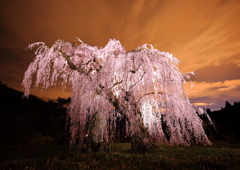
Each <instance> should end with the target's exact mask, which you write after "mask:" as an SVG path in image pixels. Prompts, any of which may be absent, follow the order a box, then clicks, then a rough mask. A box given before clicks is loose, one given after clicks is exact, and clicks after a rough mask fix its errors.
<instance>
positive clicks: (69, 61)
mask: <svg viewBox="0 0 240 170" xmlns="http://www.w3.org/2000/svg"><path fill="white" fill-rule="evenodd" d="M54 51H56V52H57V53H58V54H60V55H61V56H63V57H64V58H65V59H66V60H67V63H68V65H69V67H70V68H71V69H72V70H77V67H76V66H75V65H74V64H73V63H72V61H71V60H70V56H69V55H67V54H66V53H65V52H62V51H61V50H58V49H54Z"/></svg>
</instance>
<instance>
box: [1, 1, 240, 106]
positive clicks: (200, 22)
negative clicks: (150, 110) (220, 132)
mask: <svg viewBox="0 0 240 170" xmlns="http://www.w3.org/2000/svg"><path fill="white" fill-rule="evenodd" d="M0 35H1V39H0V54H1V56H0V80H1V81H2V82H3V83H7V85H8V86H10V87H12V88H14V89H17V90H21V86H20V83H21V81H22V78H23V74H24V71H25V70H26V69H27V66H28V65H29V64H30V62H31V61H32V59H33V57H32V54H33V52H31V51H29V50H25V49H26V47H27V46H28V44H30V43H33V42H37V41H43V42H46V43H47V44H48V45H52V44H53V42H54V41H56V40H57V39H63V40H66V41H70V42H72V41H74V40H75V37H79V38H80V39H81V40H83V41H84V42H86V43H88V44H92V45H97V46H99V47H101V46H105V45H106V43H107V42H108V40H109V39H110V38H114V39H117V40H120V42H121V43H122V45H123V46H124V47H125V48H126V49H127V50H132V49H135V48H136V47H138V46H140V45H142V44H144V43H149V44H152V45H153V46H154V47H155V48H157V49H159V50H160V51H167V52H170V53H172V54H173V55H174V56H176V57H177V58H178V59H180V60H181V61H182V62H181V64H180V69H181V71H183V72H189V71H194V72H195V73H196V75H195V76H193V77H192V80H193V81H194V83H195V86H194V88H193V89H190V88H189V85H187V86H186V89H187V92H188V94H189V98H190V101H191V102H192V103H195V104H196V105H200V106H204V107H209V108H211V109H220V108H221V107H222V106H224V103H225V101H226V100H228V101H230V102H233V101H240V97H239V96H240V1H239V0H181V1H180V0H131V1H130V0H118V1H117V0H115V1H114V0H101V1H100V0H88V1H84V0H68V1H57V0H41V1H33V0H24V3H23V1H17V2H14V3H13V2H11V1H1V2H0ZM33 94H37V95H38V96H39V97H41V98H51V97H53V98H56V97H58V96H67V95H69V94H66V93H64V94H61V90H53V91H52V90H49V91H47V92H44V93H41V92H39V90H34V91H33Z"/></svg>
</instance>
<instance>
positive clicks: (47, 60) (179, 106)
mask: <svg viewBox="0 0 240 170" xmlns="http://www.w3.org/2000/svg"><path fill="white" fill-rule="evenodd" d="M35 46H39V47H38V48H37V50H36V52H35V55H36V57H35V59H34V61H33V62H32V63H31V64H30V65H29V67H28V69H27V71H26V72H25V76H24V79H23V83H22V84H23V86H24V89H25V96H28V95H29V93H30V87H31V85H32V81H33V80H34V81H35V86H36V87H39V85H41V87H42V88H43V89H47V88H49V87H50V86H56V85H57V83H59V82H60V83H61V86H62V88H63V89H65V88H67V87H70V88H71V89H72V96H71V104H70V105H69V107H68V118H67V119H68V122H69V125H70V134H71V142H70V145H72V144H74V143H75V142H76V137H79V139H78V140H79V144H80V145H82V144H83V142H84V139H85V136H86V134H88V135H90V136H91V141H92V142H95V143H100V142H105V143H109V142H111V141H112V138H113V137H114V135H115V134H114V130H113V129H114V128H115V127H116V120H117V118H121V117H125V118H126V134H127V135H128V136H130V137H131V143H132V149H135V150H139V149H146V148H148V147H152V146H153V145H154V144H156V143H169V144H182V145H190V144H192V143H199V144H211V143H210V141H209V140H208V138H207V136H206V135H205V132H204V129H203V126H202V121H201V119H200V118H199V117H198V115H197V114H196V110H194V109H193V107H192V105H191V103H190V102H189V100H188V97H187V94H186V92H185V90H184V88H183V84H184V83H185V81H186V80H185V79H188V78H189V74H183V73H181V72H180V71H179V69H178V67H177V65H178V63H179V60H178V59H176V58H175V57H174V56H173V55H172V54H169V53H166V52H161V51H159V50H157V49H154V48H153V47H152V46H151V45H148V44H144V45H142V46H140V47H138V48H137V49H135V50H132V51H129V52H126V51H125V49H124V47H123V46H122V45H121V44H120V42H119V41H117V40H114V39H110V40H109V42H108V44H107V45H106V46H105V47H104V48H98V47H96V46H90V45H88V44H85V43H83V42H82V41H81V40H78V43H76V42H75V43H73V44H71V43H69V42H64V41H61V40H58V41H56V42H55V43H54V44H53V45H52V47H50V48H49V47H47V46H46V45H45V44H44V43H41V42H40V43H34V44H31V45H29V47H30V48H33V47H35ZM94 121H97V123H96V122H94ZM91 124H92V125H91ZM96 124H97V125H96ZM94 126H96V127H99V128H96V127H94ZM94 128H95V130H94Z"/></svg>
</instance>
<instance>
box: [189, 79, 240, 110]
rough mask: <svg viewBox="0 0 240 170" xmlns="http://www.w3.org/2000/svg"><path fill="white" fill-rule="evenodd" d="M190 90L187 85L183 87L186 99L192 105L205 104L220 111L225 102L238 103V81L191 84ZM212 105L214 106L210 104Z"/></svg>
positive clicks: (239, 83) (239, 88) (239, 85)
mask: <svg viewBox="0 0 240 170" xmlns="http://www.w3.org/2000/svg"><path fill="white" fill-rule="evenodd" d="M193 83H194V87H193V88H192V89H191V88H190V86H189V83H187V84H186V85H185V89H186V91H187V93H188V97H189V98H190V101H191V102H192V103H207V104H204V105H202V106H206V105H210V104H211V108H214V109H220V107H221V106H223V105H224V103H225V101H226V100H228V101H231V102H234V101H239V100H240V98H239V93H240V79H235V80H226V81H223V82H195V81H194V82H193ZM212 103H214V104H212Z"/></svg>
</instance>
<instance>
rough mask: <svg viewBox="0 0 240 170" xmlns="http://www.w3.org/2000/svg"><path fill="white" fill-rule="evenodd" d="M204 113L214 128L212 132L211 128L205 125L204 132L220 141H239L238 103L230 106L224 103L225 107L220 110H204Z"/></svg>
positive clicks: (239, 112)
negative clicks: (209, 118)
mask: <svg viewBox="0 0 240 170" xmlns="http://www.w3.org/2000/svg"><path fill="white" fill-rule="evenodd" d="M206 112H207V113H208V115H209V116H210V117H211V119H212V121H213V122H214V124H215V127H216V130H214V128H213V126H211V125H209V124H207V126H206V132H207V134H208V135H209V136H211V137H213V138H214V139H220V140H223V139H226V140H233V139H240V122H239V121H240V102H234V103H233V105H231V104H230V103H229V102H228V101H226V103H225V107H222V108H221V110H217V111H211V110H210V109H206Z"/></svg>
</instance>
